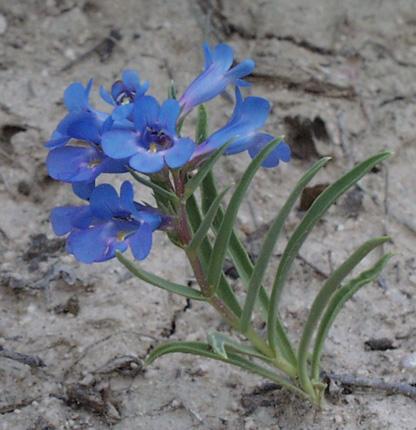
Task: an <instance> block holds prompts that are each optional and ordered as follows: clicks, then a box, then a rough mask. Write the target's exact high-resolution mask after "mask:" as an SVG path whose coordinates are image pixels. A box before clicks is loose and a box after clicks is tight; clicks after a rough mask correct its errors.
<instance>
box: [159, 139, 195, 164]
mask: <svg viewBox="0 0 416 430" xmlns="http://www.w3.org/2000/svg"><path fill="white" fill-rule="evenodd" d="M195 148H196V144H195V142H194V141H193V140H192V139H188V138H182V139H178V140H177V141H176V142H175V143H174V145H173V146H172V147H171V148H169V149H168V150H166V152H165V161H166V164H167V165H168V166H169V167H170V168H172V169H177V168H178V167H182V166H183V165H184V164H185V163H186V162H187V161H188V160H189V159H190V158H191V156H192V154H193V152H194V150H195Z"/></svg>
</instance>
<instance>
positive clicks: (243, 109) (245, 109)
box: [192, 88, 290, 167]
mask: <svg viewBox="0 0 416 430" xmlns="http://www.w3.org/2000/svg"><path fill="white" fill-rule="evenodd" d="M235 96H236V105H235V108H234V112H233V114H232V116H231V118H230V120H229V121H228V123H227V124H226V125H225V126H224V127H222V128H220V129H219V130H217V131H216V132H215V133H213V134H212V135H211V136H209V137H208V139H207V140H206V141H205V142H203V143H202V144H201V145H199V146H198V148H197V149H196V150H195V152H194V154H193V157H192V158H193V159H195V158H198V157H201V156H203V155H205V154H208V153H210V152H212V151H215V150H216V149H219V148H220V147H221V146H223V145H225V144H226V143H227V144H228V146H227V148H226V150H225V152H224V153H225V155H231V154H237V153H239V152H242V151H246V150H248V152H249V154H250V156H251V157H252V158H254V157H255V156H256V155H257V154H258V152H259V151H260V150H261V149H262V148H263V147H264V146H265V145H266V144H267V143H269V142H270V141H271V140H273V139H274V138H273V136H271V135H269V134H266V133H262V132H259V131H258V130H259V129H260V128H262V127H263V126H264V124H265V122H266V120H267V117H268V116H269V112H270V104H269V102H268V101H267V100H266V99H263V98H261V97H247V98H245V99H243V98H242V96H241V93H240V90H239V89H238V88H236V91H235ZM279 160H282V161H289V160H290V148H289V146H288V145H287V144H286V143H284V142H281V143H280V144H279V145H278V146H277V147H276V148H275V149H274V150H273V151H272V152H271V153H270V154H269V155H268V157H267V158H266V159H265V160H264V161H263V163H262V166H263V167H275V166H277V164H278V163H279Z"/></svg>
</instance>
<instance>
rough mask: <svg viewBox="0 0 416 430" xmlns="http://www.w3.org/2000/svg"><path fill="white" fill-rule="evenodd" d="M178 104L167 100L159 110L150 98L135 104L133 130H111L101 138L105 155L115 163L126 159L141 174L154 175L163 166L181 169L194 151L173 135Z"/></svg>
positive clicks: (186, 140) (143, 97) (142, 99)
mask: <svg viewBox="0 0 416 430" xmlns="http://www.w3.org/2000/svg"><path fill="white" fill-rule="evenodd" d="M179 112H180V106H179V103H178V102H177V101H176V100H173V99H168V100H166V101H165V102H164V103H163V104H162V106H160V105H159V103H158V101H157V100H156V99H155V98H154V97H151V96H142V97H139V98H138V99H136V100H135V102H134V110H133V119H134V129H127V128H120V127H116V126H114V127H113V128H112V129H111V130H109V131H107V132H105V133H104V134H103V136H102V148H103V150H104V153H105V154H106V155H107V156H109V157H111V158H113V159H116V160H119V159H128V163H129V165H130V166H131V167H132V168H133V169H135V170H137V171H139V172H142V173H147V174H151V173H157V172H159V171H160V170H162V169H163V168H164V167H165V165H166V166H168V167H170V168H172V169H177V168H179V167H182V166H183V165H184V164H185V163H186V162H187V161H188V160H189V159H190V158H191V155H192V153H193V152H194V149H195V146H196V145H195V143H194V142H193V141H192V140H191V139H188V138H181V137H179V136H178V135H177V133H176V123H177V119H178V116H179Z"/></svg>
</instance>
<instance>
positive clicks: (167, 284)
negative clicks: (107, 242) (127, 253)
mask: <svg viewBox="0 0 416 430" xmlns="http://www.w3.org/2000/svg"><path fill="white" fill-rule="evenodd" d="M116 256H117V259H118V260H119V261H120V263H121V264H123V266H124V267H126V268H127V269H128V270H129V271H130V272H131V273H132V274H133V275H134V276H136V277H138V278H139V279H141V280H142V281H145V282H147V283H148V284H151V285H154V286H156V287H159V288H162V289H163V290H166V291H169V292H170V293H175V294H179V295H180V296H184V297H187V298H188V299H193V300H201V301H204V300H205V298H204V296H203V295H202V294H201V293H200V292H199V291H197V290H194V289H193V288H189V287H186V286H184V285H180V284H176V283H175V282H171V281H168V280H166V279H163V278H161V277H159V276H157V275H154V274H153V273H150V272H147V271H146V270H143V269H141V268H140V267H138V266H136V265H135V264H133V263H132V262H131V261H130V260H129V259H127V258H126V257H124V256H123V254H121V253H120V252H117V253H116Z"/></svg>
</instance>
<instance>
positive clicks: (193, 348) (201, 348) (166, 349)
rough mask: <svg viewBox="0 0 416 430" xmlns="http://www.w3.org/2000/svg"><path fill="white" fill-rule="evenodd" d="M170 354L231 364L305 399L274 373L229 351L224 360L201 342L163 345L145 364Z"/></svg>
mask: <svg viewBox="0 0 416 430" xmlns="http://www.w3.org/2000/svg"><path fill="white" fill-rule="evenodd" d="M170 353H183V354H193V355H199V356H201V357H206V358H212V359H214V360H218V361H222V362H224V363H228V364H233V365H234V366H238V367H240V368H242V369H245V370H248V371H249V372H251V373H255V374H257V375H260V376H263V377H264V378H266V379H269V380H271V381H273V382H276V383H277V384H279V385H281V386H282V387H285V388H287V389H289V390H291V391H293V392H295V393H296V394H298V395H299V396H301V397H305V393H304V392H303V391H302V390H300V389H299V388H297V387H296V386H294V385H293V384H292V383H291V382H290V381H289V380H288V379H286V378H284V377H281V376H279V375H277V374H276V373H275V372H272V371H270V370H268V369H265V368H263V367H261V366H259V365H258V364H255V363H253V362H251V361H249V360H247V359H245V358H243V357H241V356H239V355H238V354H236V353H233V352H231V351H230V352H228V353H227V358H224V357H223V356H221V355H219V354H217V353H215V352H213V351H212V348H211V346H210V345H208V344H206V343H203V342H168V343H165V344H163V345H160V346H158V347H156V348H155V349H154V350H152V351H151V352H150V354H149V355H148V356H147V358H146V360H145V363H146V364H147V365H149V364H151V363H152V362H153V361H154V360H156V359H157V358H159V357H161V356H163V355H165V354H170Z"/></svg>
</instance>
